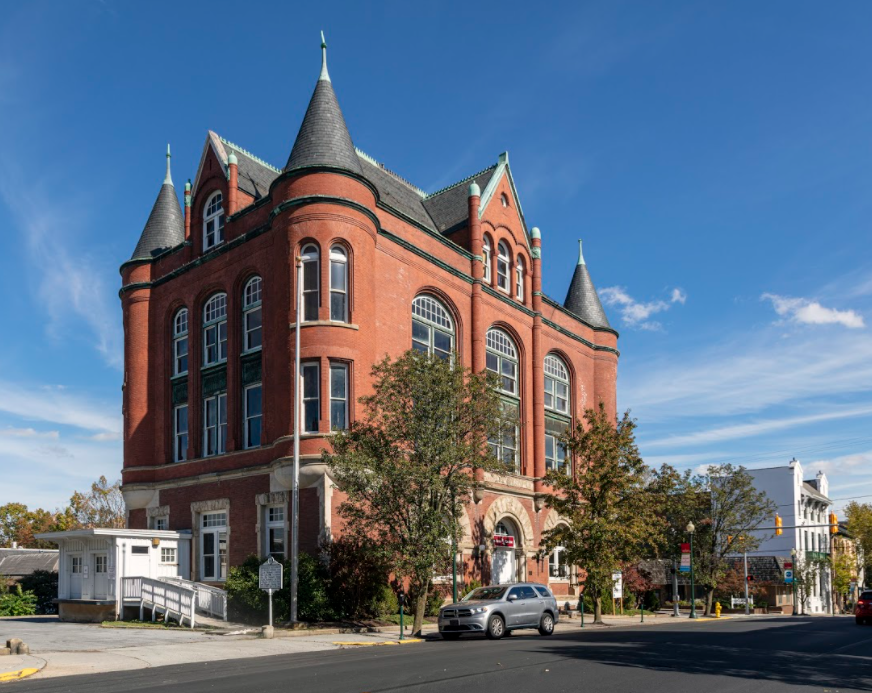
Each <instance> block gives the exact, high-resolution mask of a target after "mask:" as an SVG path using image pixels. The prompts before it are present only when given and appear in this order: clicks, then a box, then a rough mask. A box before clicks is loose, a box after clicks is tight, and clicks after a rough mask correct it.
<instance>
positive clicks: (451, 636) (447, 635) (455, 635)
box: [440, 633, 460, 640]
mask: <svg viewBox="0 0 872 693" xmlns="http://www.w3.org/2000/svg"><path fill="white" fill-rule="evenodd" d="M440 635H441V636H442V639H443V640H457V638H459V637H460V633H440Z"/></svg>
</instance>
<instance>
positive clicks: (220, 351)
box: [203, 294, 227, 366]
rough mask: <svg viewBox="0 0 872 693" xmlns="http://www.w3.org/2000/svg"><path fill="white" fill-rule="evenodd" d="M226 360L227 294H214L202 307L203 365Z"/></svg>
mask: <svg viewBox="0 0 872 693" xmlns="http://www.w3.org/2000/svg"><path fill="white" fill-rule="evenodd" d="M226 360H227V294H215V295H214V296H213V297H212V298H210V299H209V300H208V301H207V303H206V305H205V306H204V307H203V365H204V366H211V365H212V364H213V363H219V362H221V361H226Z"/></svg>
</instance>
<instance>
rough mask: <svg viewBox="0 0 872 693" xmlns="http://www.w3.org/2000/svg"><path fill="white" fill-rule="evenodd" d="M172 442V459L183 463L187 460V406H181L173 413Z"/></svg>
mask: <svg viewBox="0 0 872 693" xmlns="http://www.w3.org/2000/svg"><path fill="white" fill-rule="evenodd" d="M173 418H174V423H173V429H174V440H175V443H174V445H173V448H174V452H173V459H174V460H175V461H176V462H184V461H185V460H186V459H187V458H188V405H187V404H182V405H179V406H178V407H176V408H175V410H174V412H173Z"/></svg>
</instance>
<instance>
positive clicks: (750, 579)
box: [745, 575, 754, 582]
mask: <svg viewBox="0 0 872 693" xmlns="http://www.w3.org/2000/svg"><path fill="white" fill-rule="evenodd" d="M745 579H746V580H747V581H748V582H754V576H753V575H749V576H748V577H746V578H745Z"/></svg>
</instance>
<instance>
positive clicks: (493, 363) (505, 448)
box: [485, 327, 521, 473]
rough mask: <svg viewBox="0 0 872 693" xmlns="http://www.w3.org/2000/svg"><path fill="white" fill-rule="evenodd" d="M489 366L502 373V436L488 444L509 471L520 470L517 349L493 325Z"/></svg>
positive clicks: (488, 344)
mask: <svg viewBox="0 0 872 693" xmlns="http://www.w3.org/2000/svg"><path fill="white" fill-rule="evenodd" d="M485 347H486V361H485V364H486V366H487V369H488V370H489V371H491V372H492V373H496V374H497V376H499V386H498V387H499V390H500V392H501V393H502V394H503V395H506V396H505V397H504V398H503V402H502V417H501V429H502V430H501V435H499V436H496V437H494V438H491V439H490V440H489V441H488V443H489V444H490V446H491V451H492V452H493V454H494V456H496V457H497V458H498V459H500V460H502V462H503V464H505V465H506V468H507V469H508V470H509V471H513V472H516V473H520V471H521V464H520V450H519V440H520V401H519V399H518V396H519V392H520V390H519V387H518V350H517V348H516V347H515V343H514V342H513V341H512V338H511V337H509V335H508V334H506V333H505V332H503V331H502V330H500V329H498V328H496V327H492V328H491V329H489V330H488V331H487V335H486V338H485Z"/></svg>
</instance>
